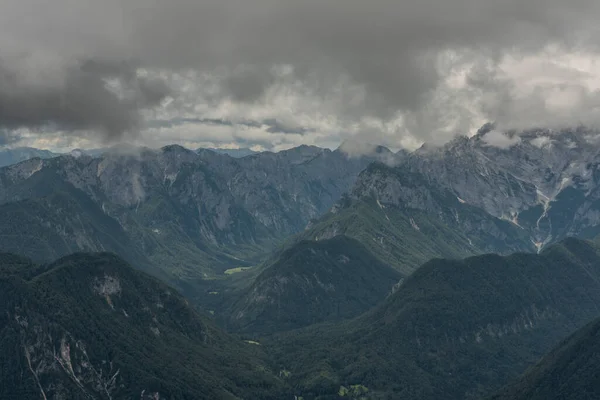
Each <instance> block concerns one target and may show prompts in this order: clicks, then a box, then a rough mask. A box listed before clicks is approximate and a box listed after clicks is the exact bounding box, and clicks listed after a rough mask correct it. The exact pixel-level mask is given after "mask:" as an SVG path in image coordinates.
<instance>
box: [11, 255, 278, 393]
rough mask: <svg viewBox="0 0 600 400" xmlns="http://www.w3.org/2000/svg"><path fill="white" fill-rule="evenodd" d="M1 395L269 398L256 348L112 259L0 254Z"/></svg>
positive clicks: (273, 383) (271, 383)
mask: <svg viewBox="0 0 600 400" xmlns="http://www.w3.org/2000/svg"><path fill="white" fill-rule="evenodd" d="M0 296H1V299H2V301H1V302H0V307H1V309H0V348H1V351H2V354H3V357H2V359H1V360H0V370H2V376H1V379H2V384H0V398H2V399H25V398H48V399H66V398H68V399H131V398H141V399H192V398H193V399H240V398H269V396H270V395H269V393H271V392H272V391H274V390H276V389H277V387H278V385H279V384H278V380H277V379H276V378H275V377H274V376H273V374H271V373H270V372H269V370H268V368H266V363H264V362H263V361H261V355H260V349H259V348H258V346H253V345H251V344H248V343H245V342H243V341H241V340H238V339H235V338H232V337H230V336H228V335H227V334H225V333H224V332H222V331H220V330H219V329H218V328H216V327H215V326H214V325H213V324H212V323H211V322H210V321H208V320H207V319H205V318H203V317H201V316H200V315H198V314H197V313H196V312H195V311H193V310H192V309H191V308H190V307H189V306H188V304H187V301H186V300H185V299H183V298H182V297H181V296H180V295H179V294H177V293H176V292H175V291H174V290H173V289H171V288H170V287H168V286H166V285H164V284H162V283H160V282H159V281H157V280H155V279H154V278H151V277H149V276H147V275H145V274H143V273H141V272H138V271H135V270H133V269H132V268H131V267H130V266H129V265H127V264H126V263H125V262H123V261H122V260H121V259H119V258H118V257H116V256H114V255H111V254H106V253H100V254H75V255H72V256H68V257H65V258H62V259H60V260H58V261H56V262H55V263H52V264H50V265H45V266H39V265H36V264H33V263H31V262H29V261H27V260H24V259H22V258H18V257H15V256H12V255H7V254H2V255H0Z"/></svg>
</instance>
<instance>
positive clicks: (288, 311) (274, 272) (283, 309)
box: [227, 236, 402, 333]
mask: <svg viewBox="0 0 600 400" xmlns="http://www.w3.org/2000/svg"><path fill="white" fill-rule="evenodd" d="M401 277H402V276H401V275H400V274H399V273H398V272H396V271H395V270H394V269H392V268H390V267H388V266H387V265H385V264H383V263H382V262H381V261H379V260H378V259H377V258H375V257H374V256H373V255H372V254H371V253H369V251H368V250H367V249H366V248H365V246H363V245H362V244H360V242H358V241H356V240H354V239H350V238H348V237H345V236H336V237H335V238H333V239H328V240H322V241H319V242H311V241H303V242H300V243H298V244H296V245H295V246H293V247H292V248H290V249H287V250H286V251H284V252H283V253H282V254H281V255H280V257H279V258H278V259H277V260H276V261H275V262H273V263H272V264H270V265H269V266H267V267H266V268H265V269H264V271H263V272H262V273H261V274H260V275H259V276H258V277H257V278H256V279H255V281H254V282H253V283H252V285H251V286H250V287H249V288H248V289H246V290H245V291H244V292H243V294H242V296H241V297H240V298H239V299H237V300H236V301H235V302H234V304H233V306H232V307H231V308H230V309H229V310H228V313H229V315H230V318H229V319H228V321H227V323H228V326H227V327H228V328H229V329H232V330H235V331H242V332H252V333H270V332H274V331H281V330H287V329H293V328H298V327H302V326H307V325H310V324H314V323H318V322H323V321H327V320H338V319H343V318H350V317H355V316H357V315H359V314H361V313H363V312H365V311H367V310H368V309H370V308H371V307H373V306H375V305H376V304H378V303H379V302H381V301H382V300H383V299H385V297H386V296H387V295H389V294H390V293H391V291H392V288H393V286H394V285H395V284H397V283H398V281H399V280H400V279H401Z"/></svg>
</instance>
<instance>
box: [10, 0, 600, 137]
mask: <svg viewBox="0 0 600 400" xmlns="http://www.w3.org/2000/svg"><path fill="white" fill-rule="evenodd" d="M2 9H3V12H2V14H0V54H2V56H1V57H0V126H2V127H3V128H4V129H5V130H8V131H10V134H8V137H11V136H10V135H11V134H12V137H13V139H14V140H21V139H22V138H23V137H25V138H30V139H31V140H37V139H36V138H38V137H39V135H41V134H42V133H40V132H41V131H43V135H46V138H49V137H52V134H54V135H55V136H54V137H55V138H56V140H66V139H65V138H67V139H68V140H71V141H73V140H80V139H81V138H84V139H85V140H91V141H93V140H96V141H107V140H108V141H114V140H121V139H122V138H126V139H128V140H130V139H131V138H132V137H134V138H136V140H140V141H143V142H146V143H149V144H157V145H160V144H164V143H165V142H169V141H179V142H185V143H192V142H193V143H197V144H204V143H205V144H207V145H220V144H227V145H230V144H232V143H235V144H242V145H248V144H254V145H259V146H263V147H265V146H266V147H268V146H271V147H273V146H274V147H277V146H282V147H285V146H286V145H294V144H300V143H308V144H320V145H329V146H332V145H335V144H337V143H339V142H340V141H342V140H343V139H346V138H352V139H360V138H365V140H368V141H369V142H380V143H382V144H385V145H389V146H393V147H415V146H417V145H418V144H419V143H421V142H423V141H429V142H438V143H439V142H444V141H447V140H449V139H450V138H451V137H453V136H454V135H455V134H456V133H465V132H469V131H472V130H473V129H476V128H477V127H478V126H479V125H481V123H482V122H484V121H487V120H493V121H495V122H496V124H497V126H498V127H506V128H507V129H509V128H512V127H517V128H526V127H529V126H534V125H561V124H562V125H564V124H572V123H579V122H581V123H585V124H597V123H598V122H600V118H599V115H598V104H600V103H599V101H600V97H599V96H598V92H597V89H598V87H599V85H598V81H600V79H598V76H597V75H596V73H595V68H594V67H595V63H596V59H597V50H598V44H599V43H598V39H597V38H598V37H600V36H598V35H596V33H597V32H596V31H597V29H598V28H597V27H596V25H597V24H596V21H597V19H598V18H599V17H600V4H598V2H596V1H591V0H574V1H571V2H568V3H567V2H562V1H557V0H521V1H517V0H501V1H500V0H444V1H442V0H422V1H418V2H416V1H415V2H398V1H390V0H373V1H369V2H365V1H358V0H321V1H317V0H302V1H300V0H291V1H279V0H243V1H242V0H203V1H193V0H169V1H167V0H105V1H102V2H100V1H92V0H78V1H76V0H56V1H53V2H47V1H43V0H27V1H22V0H5V1H4V3H3V6H2ZM174 119H177V120H185V121H187V122H186V123H185V124H176V125H171V126H170V127H165V124H164V123H163V124H162V125H161V122H164V121H171V120H174ZM194 119H195V120H197V121H207V120H223V121H227V123H226V124H223V125H222V126H219V127H218V128H215V125H214V124H203V123H201V122H196V123H193V122H192V120H194ZM247 121H255V122H256V124H255V125H257V126H252V124H248V123H247ZM261 121H278V124H279V125H280V126H284V127H294V129H282V130H276V129H274V128H273V124H270V125H269V124H267V125H265V124H261V123H260V122H261ZM242 122H243V123H242ZM157 126H160V127H157ZM23 129H25V130H26V131H25V133H23ZM48 130H50V131H52V132H54V133H52V132H51V133H50V134H49V133H48ZM36 132H37V133H36ZM17 133H18V134H17ZM46 140H48V139H46Z"/></svg>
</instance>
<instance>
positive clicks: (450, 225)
mask: <svg viewBox="0 0 600 400" xmlns="http://www.w3.org/2000/svg"><path fill="white" fill-rule="evenodd" d="M338 234H345V235H347V236H350V237H353V238H355V239H357V240H359V241H360V242H361V243H363V244H364V245H365V246H366V247H367V248H368V249H369V250H370V251H371V252H372V253H373V254H375V255H377V256H378V257H379V258H380V259H381V260H383V261H385V262H386V263H388V264H389V265H391V266H393V267H394V268H396V269H398V270H399V271H400V272H402V273H404V274H409V273H411V272H412V271H414V269H415V268H417V267H418V266H419V265H421V264H422V263H424V262H426V261H428V260H429V259H431V258H433V257H446V258H460V257H465V256H468V255H473V254H481V253H485V252H499V253H510V252H513V251H519V250H521V251H534V250H535V247H534V245H533V244H532V243H531V242H530V240H529V237H528V236H527V235H526V233H525V232H524V231H523V230H522V229H520V228H518V227H516V226H515V225H513V224H511V223H509V222H507V221H503V220H500V219H498V218H495V217H493V216H491V215H489V214H487V213H486V212H485V211H483V210H481V209H479V208H476V207H473V206H471V205H468V204H465V203H463V202H462V201H461V199H460V198H458V197H456V196H455V195H454V194H453V193H452V192H450V191H448V190H446V189H444V188H438V187H437V186H435V185H431V184H430V183H429V181H428V179H427V177H425V176H423V175H421V174H420V173H416V172H406V171H404V170H403V169H402V168H401V167H389V166H386V165H384V164H380V163H373V164H371V165H369V166H368V167H367V168H366V169H365V170H364V171H363V172H362V173H361V174H360V175H359V177H358V179H357V181H356V183H355V185H354V187H353V189H352V191H351V192H350V194H349V195H348V196H347V197H345V198H343V199H342V201H340V202H339V203H338V204H337V205H336V206H335V207H334V208H333V209H332V210H331V212H330V213H329V214H328V215H326V216H324V217H323V218H321V219H320V220H318V221H315V222H313V224H312V225H311V226H310V227H309V228H308V229H307V230H306V231H305V232H303V233H302V234H301V235H300V237H301V238H306V239H313V240H320V239H323V238H329V237H333V236H335V235H338Z"/></svg>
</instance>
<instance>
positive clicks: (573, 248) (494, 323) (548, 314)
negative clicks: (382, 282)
mask: <svg viewBox="0 0 600 400" xmlns="http://www.w3.org/2000/svg"><path fill="white" fill-rule="evenodd" d="M598 315H600V248H599V247H598V245H597V244H595V243H592V242H585V241H580V240H577V239H567V240H565V241H563V242H561V243H558V244H555V245H553V246H550V247H548V248H547V249H546V250H544V251H543V252H542V253H540V254H526V253H517V254H514V255H510V256H505V257H502V256H498V255H493V254H490V255H482V256H475V257H470V258H466V259H464V260H444V259H434V260H432V261H429V262H427V263H426V264H424V265H423V266H422V267H420V268H419V269H417V270H416V271H415V272H414V273H413V274H412V275H410V276H409V277H407V278H406V279H404V280H403V282H402V283H401V285H400V286H399V287H398V288H397V289H396V291H395V293H394V294H393V295H391V296H389V297H388V298H387V299H386V300H385V301H383V302H381V303H380V304H379V305H378V306H376V307H375V308H373V309H372V310H370V311H368V312H366V313H364V314H362V315H361V316H359V317H357V318H355V319H352V320H348V321H345V322H342V323H326V324H319V325H313V326H310V327H308V328H306V329H304V330H300V331H292V332H288V333H284V334H279V335H276V336H274V337H272V338H271V339H269V341H266V340H265V341H264V343H265V344H266V345H268V346H270V347H272V348H273V351H274V353H275V354H274V357H275V359H276V360H277V361H278V362H279V364H278V365H280V366H281V368H285V369H286V370H289V371H290V376H291V378H290V379H291V380H292V384H293V385H294V387H297V388H298V389H299V391H300V393H302V395H303V396H305V398H307V399H315V398H319V399H335V398H338V397H336V396H337V394H338V393H339V392H340V390H342V388H352V387H361V388H366V389H368V393H369V397H367V398H369V399H388V398H389V399H392V398H393V399H398V398H409V399H480V398H482V397H483V396H485V395H486V394H491V393H493V391H494V390H495V389H498V388H499V387H500V386H502V385H504V384H506V383H508V382H509V381H510V380H511V379H515V378H516V377H517V376H518V375H519V374H520V373H522V372H523V371H525V369H526V368H527V367H528V366H529V365H531V364H533V363H535V362H536V361H537V360H538V359H539V358H540V357H542V355H544V354H545V353H546V352H548V351H550V350H551V349H552V347H554V346H555V345H557V344H558V343H559V341H560V340H562V339H563V338H564V337H566V336H567V335H569V334H570V333H571V332H573V331H575V330H576V329H578V328H581V327H582V326H584V325H585V324H587V323H588V322H590V321H592V320H593V319H594V318H596V317H598ZM358 397H360V396H358ZM507 398H511V397H507Z"/></svg>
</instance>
